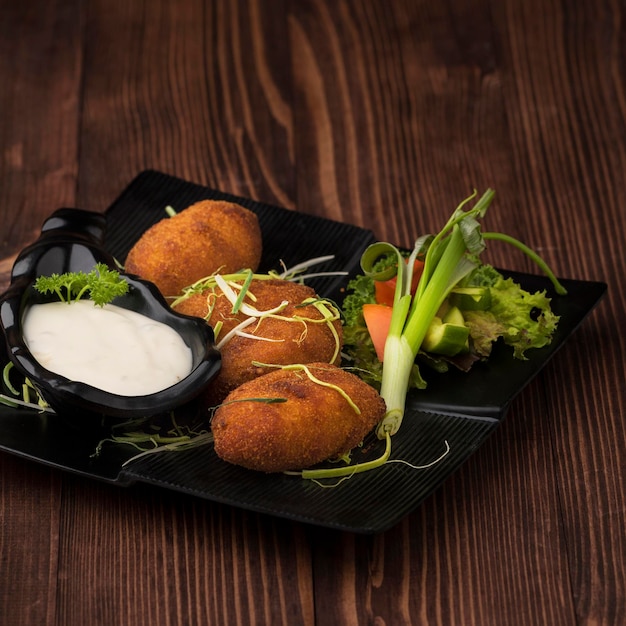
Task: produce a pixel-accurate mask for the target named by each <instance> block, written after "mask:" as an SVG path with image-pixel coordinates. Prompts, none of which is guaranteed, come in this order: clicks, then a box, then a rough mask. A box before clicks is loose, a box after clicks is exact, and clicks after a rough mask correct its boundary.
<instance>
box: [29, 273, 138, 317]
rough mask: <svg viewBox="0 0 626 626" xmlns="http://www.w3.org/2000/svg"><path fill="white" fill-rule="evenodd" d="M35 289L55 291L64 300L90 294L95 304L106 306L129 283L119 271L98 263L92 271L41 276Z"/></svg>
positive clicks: (36, 282)
mask: <svg viewBox="0 0 626 626" xmlns="http://www.w3.org/2000/svg"><path fill="white" fill-rule="evenodd" d="M35 289H37V291H39V292H40V293H43V294H46V293H55V294H56V295H57V296H58V297H59V299H60V300H61V301H62V302H67V303H70V302H75V301H77V300H80V299H81V298H82V297H83V296H86V295H88V296H89V298H90V299H91V300H93V302H94V304H96V305H97V306H104V305H105V304H108V303H109V302H111V300H113V299H114V298H116V297H117V296H122V295H124V294H125V293H126V292H127V291H128V283H127V282H126V281H125V280H124V279H123V278H122V277H121V276H120V274H119V272H117V271H116V270H112V269H110V268H109V267H108V266H107V265H105V264H104V263H97V264H96V266H95V267H94V268H93V269H92V270H91V271H90V272H65V273H64V274H52V275H51V276H39V278H37V280H36V281H35Z"/></svg>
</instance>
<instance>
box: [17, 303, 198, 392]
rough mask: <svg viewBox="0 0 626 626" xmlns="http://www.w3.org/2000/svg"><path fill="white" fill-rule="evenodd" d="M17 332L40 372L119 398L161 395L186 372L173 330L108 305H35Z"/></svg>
mask: <svg viewBox="0 0 626 626" xmlns="http://www.w3.org/2000/svg"><path fill="white" fill-rule="evenodd" d="M23 333H24V340H25V342H26V345H27V346H28V349H29V350H30V352H31V353H32V355H33V356H34V357H35V359H36V360H37V361H38V362H39V363H40V364H41V365H43V366H44V367H45V368H46V369H48V370H50V371H51V372H55V373H56V374H61V375H62V376H65V377H66V378H69V379H70V380H73V381H80V382H83V383H87V384H89V385H91V386H92V387H97V388H98V389H103V390H104V391H108V392H111V393H115V394H118V395H122V396H144V395H148V394H151V393H155V392H157V391H161V390H163V389H165V388H166V387H170V386H172V385H174V384H175V383H177V382H179V381H180V380H182V379H183V378H185V377H186V376H187V375H188V374H189V372H190V371H191V366H192V356H191V350H190V349H189V347H188V346H187V345H186V344H185V342H184V341H183V338H182V337H181V336H180V335H179V334H178V333H177V332H176V331H175V330H174V329H173V328H171V327H169V326H167V325H166V324H162V323H161V322H156V321H154V320H152V319H150V318H149V317H146V316H145V315H141V314H140V313H136V312H135V311H128V310H126V309H123V308H121V307H118V306H114V305H111V304H107V305H105V306H104V307H99V306H94V304H93V302H91V301H89V300H79V301H77V302H72V303H71V304H67V303H65V302H49V303H46V304H37V305H34V306H32V307H31V308H30V309H29V310H28V311H27V313H26V317H25V319H24V322H23Z"/></svg>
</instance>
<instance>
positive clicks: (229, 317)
mask: <svg viewBox="0 0 626 626" xmlns="http://www.w3.org/2000/svg"><path fill="white" fill-rule="evenodd" d="M240 283H243V280H241V281H240ZM244 302H245V303H246V304H248V305H249V306H251V307H254V309H255V310H256V311H268V310H271V309H274V308H276V307H278V306H281V305H282V304H283V303H287V304H286V305H284V307H283V308H281V310H280V311H278V312H277V313H275V314H272V315H268V316H264V315H261V316H260V317H258V318H254V317H253V316H251V315H250V314H249V313H250V311H249V310H240V311H239V312H238V313H236V314H233V313H232V312H231V311H232V308H233V304H232V303H231V301H230V300H229V299H228V298H227V297H226V296H225V294H224V292H223V291H222V290H221V289H220V288H219V287H217V286H216V285H214V286H213V287H212V288H211V289H208V290H207V291H204V292H202V293H196V294H194V295H192V296H190V297H189V298H187V299H181V300H180V301H179V302H178V303H174V304H173V308H174V310H176V311H177V312H179V313H185V314H187V315H195V316H196V317H203V318H205V319H206V320H207V322H208V323H209V324H210V325H211V326H212V327H213V328H214V329H217V335H216V341H217V343H218V346H219V349H220V352H221V354H222V368H221V370H220V373H219V374H218V376H217V377H216V378H215V379H214V380H213V381H212V382H211V383H210V385H209V386H208V388H207V391H206V396H205V397H206V402H207V404H209V405H216V404H219V403H220V402H221V401H222V400H223V399H224V398H225V397H226V395H227V394H228V393H230V392H231V391H232V390H233V389H235V388H236V387H238V386H239V385H241V384H242V383H244V382H246V381H248V380H252V379H253V378H256V377H257V376H259V375H261V374H264V373H265V371H266V370H265V369H264V368H262V367H259V366H258V365H255V362H260V363H269V364H272V365H289V364H291V363H311V362H314V361H320V362H326V363H334V364H337V363H339V361H340V359H341V354H340V352H341V347H342V345H343V329H342V325H341V319H340V315H339V311H338V310H337V309H336V308H335V307H334V305H333V304H332V303H331V302H329V301H326V300H320V299H319V298H318V296H317V295H316V293H315V290H314V289H312V288H311V287H309V286H307V285H303V284H300V283H294V282H291V281H288V280H281V279H263V280H261V279H255V280H253V281H252V282H251V283H250V286H249V288H248V291H247V293H246V297H245V299H244ZM325 316H328V319H326V320H325ZM245 320H251V322H252V323H251V324H250V325H248V326H247V327H245V328H243V329H242V333H241V334H232V335H231V336H230V337H229V336H228V335H229V333H230V332H231V331H232V330H233V329H234V328H235V327H237V326H238V325H239V324H241V323H242V322H244V321H245Z"/></svg>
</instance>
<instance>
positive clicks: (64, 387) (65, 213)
mask: <svg viewBox="0 0 626 626" xmlns="http://www.w3.org/2000/svg"><path fill="white" fill-rule="evenodd" d="M105 228H106V218H105V217H104V215H102V214H100V213H94V212H91V211H83V210H80V209H59V210H58V211H56V212H55V213H53V214H52V215H51V216H50V217H49V218H48V219H47V220H46V221H45V222H44V224H43V226H42V229H41V235H40V237H39V239H37V241H35V242H34V243H33V244H31V245H30V246H28V247H27V248H25V249H24V250H23V251H22V252H21V253H20V254H19V255H18V257H17V259H16V261H15V263H14V265H13V269H12V272H11V284H10V286H9V288H8V289H7V291H6V292H5V293H4V294H2V296H0V326H1V328H2V332H3V335H4V340H5V342H6V347H7V353H8V355H9V358H10V360H11V361H12V362H13V364H14V365H15V367H16V369H17V370H18V371H19V372H20V373H21V374H22V375H23V376H25V377H27V378H28V379H29V380H30V381H31V382H32V383H33V385H34V386H35V388H36V389H37V390H38V392H39V393H40V394H41V396H42V397H43V398H44V399H45V400H46V402H47V403H48V404H49V405H50V406H51V407H52V408H53V409H54V411H55V412H56V413H57V414H58V415H59V416H61V417H62V418H65V419H66V420H67V421H69V422H70V423H71V424H73V425H76V426H78V427H85V428H87V429H91V428H93V427H94V426H95V427H98V428H101V427H103V426H104V427H107V426H119V425H123V424H124V423H126V422H128V423H133V424H135V423H136V421H137V420H138V419H141V418H146V419H147V418H150V417H151V416H154V415H157V414H160V413H165V412H167V411H170V410H172V409H174V408H176V407H178V406H181V405H183V404H186V403H187V402H190V401H191V400H193V399H194V398H195V397H196V396H198V395H199V394H200V393H201V392H202V390H203V389H204V388H205V387H206V385H207V384H208V383H209V382H210V381H211V380H212V379H213V378H214V377H215V376H216V375H217V373H218V372H219V369H220V366H221V358H220V354H219V352H218V350H217V349H216V348H215V343H214V334H213V330H212V329H211V327H210V326H209V325H208V324H206V322H205V321H204V320H201V319H199V318H196V317H190V316H187V315H182V314H179V313H176V312H175V311H173V310H172V309H171V308H170V307H169V305H168V304H167V302H166V300H165V299H164V298H163V296H162V295H161V293H160V292H159V291H158V289H157V288H156V286H155V285H153V284H152V283H150V282H148V281H144V280H141V279H139V278H138V277H136V276H133V275H130V274H125V273H123V272H120V274H121V276H122V278H123V279H124V280H125V281H126V282H127V283H128V285H129V289H128V292H127V293H126V294H125V295H123V296H120V297H117V298H115V299H114V300H113V302H112V304H115V305H116V306H119V307H122V308H125V309H129V310H132V311H135V312H137V313H141V314H142V315H145V316H147V317H149V318H151V319H153V320H156V321H158V322H162V323H164V324H167V325H168V326H170V327H171V328H173V329H174V330H175V331H176V332H177V333H178V334H179V335H180V336H181V337H182V339H183V340H184V342H185V343H186V344H187V346H188V347H189V348H190V350H191V353H192V369H191V372H190V373H189V375H188V376H187V377H185V378H184V379H183V380H181V381H180V382H178V383H176V384H174V385H172V386H171V387H167V388H166V389H163V390H161V391H158V392H156V393H152V394H148V395H143V396H122V395H118V394H114V393H110V392H107V391H104V390H102V389H98V388H96V387H93V386H91V385H88V384H86V383H82V382H77V381H72V380H69V379H68V378H65V377H64V376H61V375H59V374H55V373H54V372H51V371H50V370H47V369H46V368H44V367H43V366H42V365H40V364H39V363H38V362H37V360H36V359H35V358H34V357H33V355H32V354H31V352H30V351H29V349H28V347H27V345H26V343H25V341H24V337H23V329H22V322H23V319H24V317H25V314H26V312H27V311H28V308H29V307H31V306H33V305H34V304H39V303H44V302H50V301H53V300H54V297H53V296H50V295H42V294H41V293H39V292H38V291H37V290H36V289H35V288H34V282H35V280H36V279H37V278H38V277H39V276H49V275H51V274H53V273H57V274H62V273H64V272H78V271H83V272H90V271H91V270H92V269H93V267H94V266H95V264H96V263H105V264H106V265H107V266H108V267H110V268H112V269H118V268H117V265H116V263H115V259H113V257H111V256H110V255H109V254H108V253H107V252H106V250H105V249H104V247H103V241H104V232H105Z"/></svg>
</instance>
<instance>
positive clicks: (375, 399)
mask: <svg viewBox="0 0 626 626" xmlns="http://www.w3.org/2000/svg"><path fill="white" fill-rule="evenodd" d="M292 367H293V368H295V369H280V370H275V371H271V372H269V373H267V374H264V375H263V376H260V377H258V378H256V379H254V380H252V381H249V382H247V383H244V384H243V385H241V386H240V387H238V388H237V389H235V390H234V391H233V392H231V393H230V394H229V395H228V397H227V398H226V400H225V401H224V403H223V404H222V405H221V406H220V407H219V408H218V409H217V410H216V411H215V413H214V415H213V419H212V422H211V429H212V431H213V437H214V445H215V452H216V453H217V455H218V456H219V457H220V458H221V459H223V460H225V461H228V462H229V463H234V464H236V465H241V466H243V467H245V468H247V469H252V470H258V471H261V472H268V473H269V472H283V471H288V470H302V469H306V468H309V467H311V466H313V465H316V464H317V463H321V462H322V461H325V460H327V459H333V458H336V457H337V456H339V455H341V454H343V453H345V452H348V451H349V450H351V449H352V448H354V447H355V446H357V445H358V444H359V443H360V442H361V441H362V440H363V438H364V437H365V435H367V433H369V432H370V431H371V430H372V429H373V428H374V426H375V425H376V424H377V423H378V422H379V421H380V420H381V419H382V417H383V416H384V414H385V402H384V400H383V399H382V398H381V397H380V395H379V394H378V392H377V391H376V390H375V389H374V388H373V387H370V386H369V385H368V384H366V383H365V382H363V381H362V380H361V379H360V378H359V377H358V376H356V375H354V374H352V373H350V372H347V371H346V370H343V369H341V368H340V367H336V366H333V365H329V364H328V363H312V364H310V365H308V366H306V368H307V369H308V371H309V372H310V373H311V375H312V376H313V377H314V378H315V379H317V380H313V379H311V378H310V377H309V376H308V374H307V371H306V370H305V369H304V366H303V367H299V366H292ZM320 381H321V382H320ZM263 399H265V400H263ZM268 400H271V402H268Z"/></svg>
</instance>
